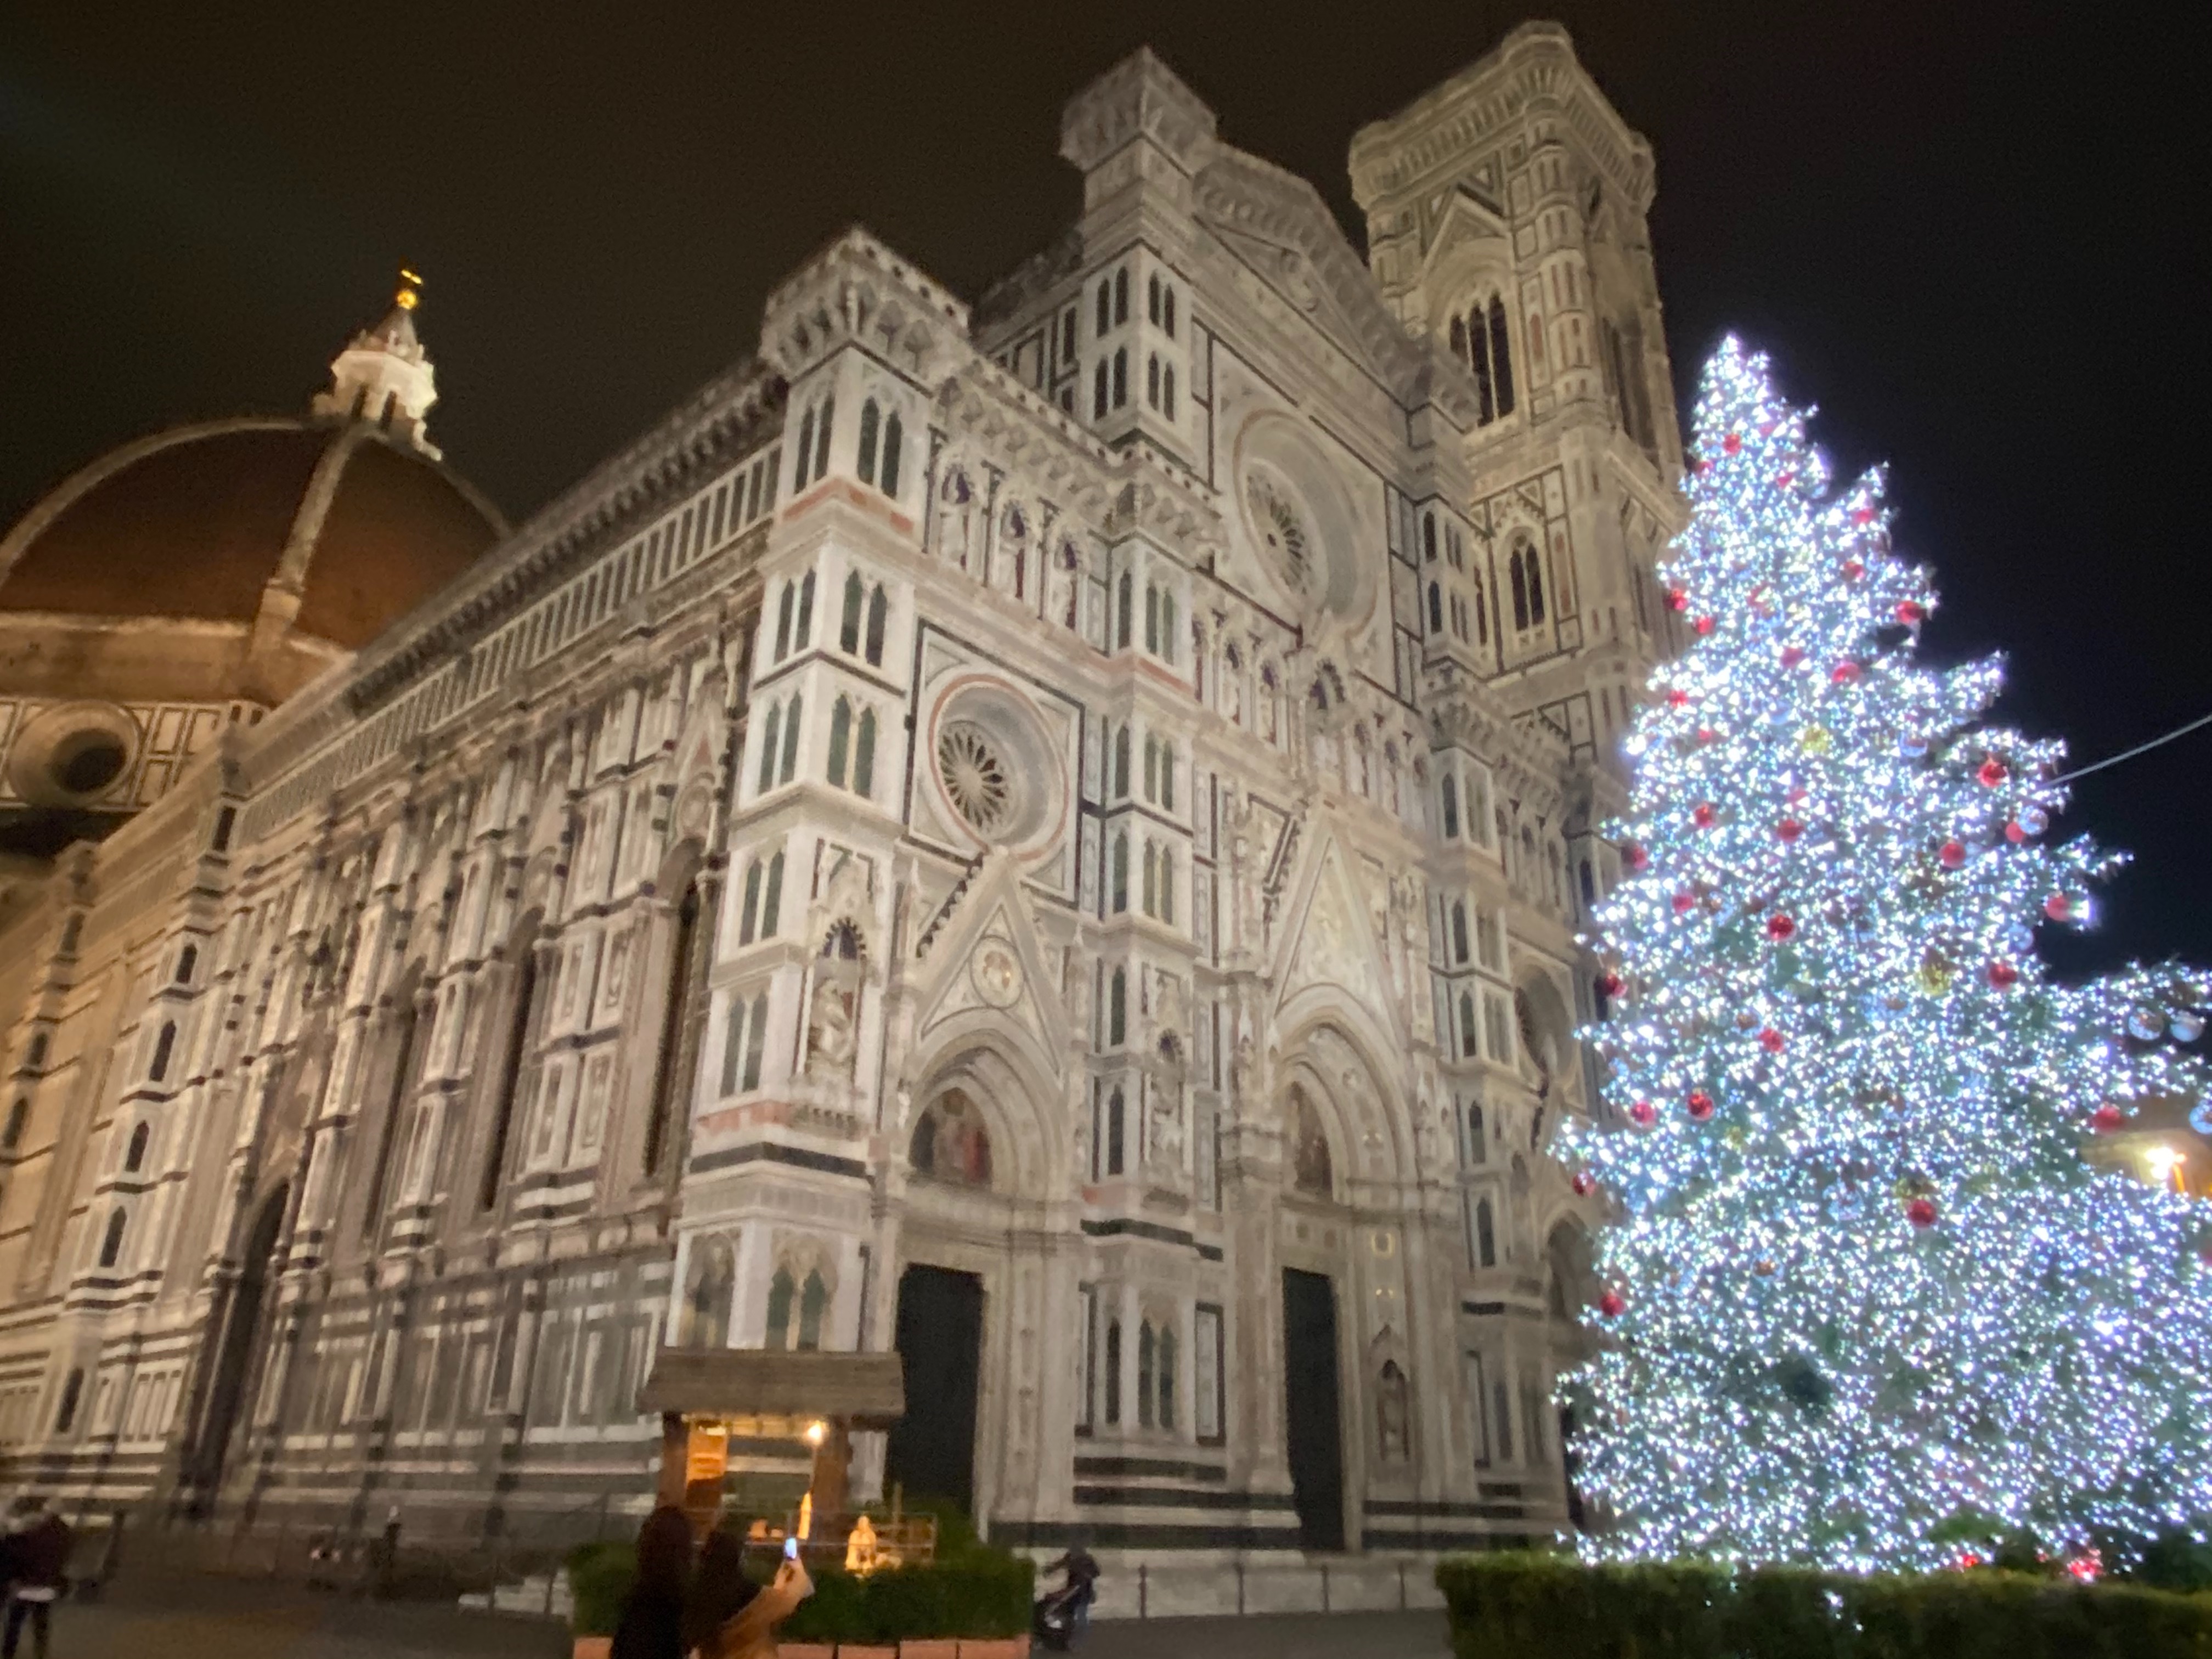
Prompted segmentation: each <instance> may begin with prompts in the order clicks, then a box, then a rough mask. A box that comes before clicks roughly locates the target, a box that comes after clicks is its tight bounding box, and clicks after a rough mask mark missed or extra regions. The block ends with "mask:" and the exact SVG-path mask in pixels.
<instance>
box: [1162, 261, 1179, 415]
mask: <svg viewBox="0 0 2212 1659" xmlns="http://www.w3.org/2000/svg"><path fill="white" fill-rule="evenodd" d="M1160 319H1161V320H1160V326H1161V327H1163V328H1164V329H1165V330H1167V333H1168V338H1170V340H1172V339H1174V338H1175V328H1176V324H1175V289H1172V288H1167V289H1163V291H1162V293H1161V295H1160ZM1169 373H1170V374H1173V373H1174V371H1173V370H1170V371H1169ZM1168 384H1169V385H1170V386H1173V385H1174V384H1175V382H1174V380H1169V382H1168ZM1168 402H1169V403H1170V404H1173V403H1174V402H1175V399H1174V398H1173V397H1172V396H1170V398H1169V399H1168ZM1168 413H1169V414H1170V415H1172V414H1174V413H1175V410H1174V409H1173V408H1172V407H1171V408H1170V409H1169V410H1168Z"/></svg>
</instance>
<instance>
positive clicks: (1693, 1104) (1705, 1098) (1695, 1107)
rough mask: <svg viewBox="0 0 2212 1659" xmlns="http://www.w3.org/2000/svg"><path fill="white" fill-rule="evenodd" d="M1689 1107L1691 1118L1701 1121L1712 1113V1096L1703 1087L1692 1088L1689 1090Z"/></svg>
mask: <svg viewBox="0 0 2212 1659" xmlns="http://www.w3.org/2000/svg"><path fill="white" fill-rule="evenodd" d="M1689 1108H1690V1116H1691V1119H1692V1121H1695V1122H1699V1123H1703V1122H1705V1121H1706V1120H1707V1119H1708V1118H1710V1117H1711V1116H1712V1115H1713V1097H1711V1095H1709V1094H1707V1093H1706V1092H1705V1091H1704V1090H1703V1089H1692V1090H1691V1091H1690V1100H1689Z"/></svg>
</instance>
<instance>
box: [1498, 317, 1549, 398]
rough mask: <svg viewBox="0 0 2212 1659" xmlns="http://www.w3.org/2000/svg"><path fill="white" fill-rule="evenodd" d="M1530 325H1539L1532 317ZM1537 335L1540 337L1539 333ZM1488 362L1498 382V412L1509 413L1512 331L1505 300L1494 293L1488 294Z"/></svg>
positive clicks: (1511, 392)
mask: <svg viewBox="0 0 2212 1659" xmlns="http://www.w3.org/2000/svg"><path fill="white" fill-rule="evenodd" d="M1531 326H1532V327H1537V328H1540V329H1541V324H1540V323H1538V322H1536V321H1534V319H1532V320H1531ZM1538 337H1539V338H1540V339H1541V333H1540V334H1539V336H1538ZM1539 355H1541V349H1540V354H1539ZM1490 364H1491V374H1492V376H1493V377H1494V378H1495V379H1496V380H1497V382H1498V413H1499V414H1500V415H1510V414H1511V413H1512V412H1513V338H1512V331H1511V330H1510V328H1509V327H1508V326H1507V325H1506V321H1505V301H1504V298H1503V297H1502V296H1500V295H1495V294H1493V295H1491V296H1490Z"/></svg>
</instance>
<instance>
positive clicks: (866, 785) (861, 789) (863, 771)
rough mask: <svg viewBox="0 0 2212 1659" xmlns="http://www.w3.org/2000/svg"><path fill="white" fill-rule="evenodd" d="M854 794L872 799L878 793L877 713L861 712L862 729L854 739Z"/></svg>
mask: <svg viewBox="0 0 2212 1659" xmlns="http://www.w3.org/2000/svg"><path fill="white" fill-rule="evenodd" d="M853 793H854V794H856V795H862V796H867V797H871V798H872V797H873V796H874V794H875V793H876V711H875V710H874V709H872V708H864V709H862V710H861V711H860V731H859V732H858V733H857V734H856V735H855V736H854V739H853Z"/></svg>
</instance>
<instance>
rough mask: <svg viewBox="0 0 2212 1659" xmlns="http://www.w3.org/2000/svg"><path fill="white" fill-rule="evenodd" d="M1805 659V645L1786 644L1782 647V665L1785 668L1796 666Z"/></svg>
mask: <svg viewBox="0 0 2212 1659" xmlns="http://www.w3.org/2000/svg"><path fill="white" fill-rule="evenodd" d="M1804 660H1805V647H1803V646H1802V645H1785V646H1784V647H1782V665H1783V666H1784V668H1795V667H1796V665H1798V664H1799V663H1801V662H1802V661H1804Z"/></svg>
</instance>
